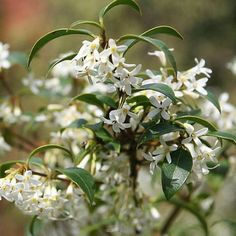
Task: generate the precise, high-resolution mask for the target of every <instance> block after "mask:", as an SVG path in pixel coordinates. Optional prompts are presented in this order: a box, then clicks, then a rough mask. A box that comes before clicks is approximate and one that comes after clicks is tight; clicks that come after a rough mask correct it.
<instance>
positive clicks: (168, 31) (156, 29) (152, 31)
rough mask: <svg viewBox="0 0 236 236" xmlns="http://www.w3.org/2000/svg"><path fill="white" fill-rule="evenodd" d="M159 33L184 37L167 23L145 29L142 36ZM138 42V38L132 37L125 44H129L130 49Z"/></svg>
mask: <svg viewBox="0 0 236 236" xmlns="http://www.w3.org/2000/svg"><path fill="white" fill-rule="evenodd" d="M157 34H167V35H172V36H175V37H177V38H180V39H183V36H182V35H181V34H180V33H179V32H178V31H177V30H176V29H174V28H172V27H171V26H167V25H161V26H157V27H154V28H152V29H149V30H147V31H145V32H144V33H142V34H141V36H147V37H151V36H154V35H157ZM137 42H138V41H137V40H132V39H131V40H128V41H127V42H126V43H125V44H126V45H127V46H128V49H129V48H131V47H133V46H134V45H135V44H136V43H137Z"/></svg>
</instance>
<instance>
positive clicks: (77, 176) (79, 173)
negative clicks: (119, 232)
mask: <svg viewBox="0 0 236 236" xmlns="http://www.w3.org/2000/svg"><path fill="white" fill-rule="evenodd" d="M58 172H60V173H61V174H64V175H65V176H66V177H68V178H69V179H70V180H71V181H72V182H74V183H75V184H76V185H77V186H79V187H80V188H81V189H82V190H83V191H84V193H85V194H86V195H87V196H88V198H89V201H90V203H91V204H92V203H93V199H94V193H95V181H94V178H93V176H92V175H91V174H90V173H89V172H88V171H86V170H84V169H82V168H78V167H71V168H67V169H58Z"/></svg>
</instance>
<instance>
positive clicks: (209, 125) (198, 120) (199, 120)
mask: <svg viewBox="0 0 236 236" xmlns="http://www.w3.org/2000/svg"><path fill="white" fill-rule="evenodd" d="M175 120H185V121H186V120H189V121H193V122H195V123H198V124H200V125H202V126H204V127H207V128H208V129H209V130H212V131H216V130H217V128H216V127H215V126H214V125H213V124H212V123H211V122H209V121H208V120H206V119H204V118H201V117H199V116H190V115H185V116H177V117H176V118H175Z"/></svg>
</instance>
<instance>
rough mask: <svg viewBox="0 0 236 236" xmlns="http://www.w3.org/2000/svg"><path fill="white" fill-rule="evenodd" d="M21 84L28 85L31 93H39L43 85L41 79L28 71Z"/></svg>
mask: <svg viewBox="0 0 236 236" xmlns="http://www.w3.org/2000/svg"><path fill="white" fill-rule="evenodd" d="M22 83H23V85H25V86H27V87H29V89H30V91H31V92H32V93H33V94H39V93H40V90H41V89H42V87H43V80H40V79H36V78H34V75H33V74H32V73H30V74H29V75H28V76H27V77H26V78H24V79H23V80H22Z"/></svg>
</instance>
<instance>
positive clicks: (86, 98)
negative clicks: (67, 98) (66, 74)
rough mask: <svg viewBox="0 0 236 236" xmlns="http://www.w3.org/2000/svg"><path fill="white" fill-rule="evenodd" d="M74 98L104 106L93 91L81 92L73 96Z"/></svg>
mask: <svg viewBox="0 0 236 236" xmlns="http://www.w3.org/2000/svg"><path fill="white" fill-rule="evenodd" d="M73 100H79V101H82V102H86V103H88V104H91V105H95V106H97V107H100V108H102V109H103V108H104V107H103V103H102V102H101V101H100V100H99V99H98V98H97V96H96V95H95V94H92V93H85V94H81V95H79V96H76V97H75V98H73Z"/></svg>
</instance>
